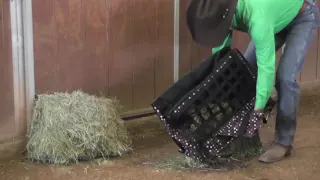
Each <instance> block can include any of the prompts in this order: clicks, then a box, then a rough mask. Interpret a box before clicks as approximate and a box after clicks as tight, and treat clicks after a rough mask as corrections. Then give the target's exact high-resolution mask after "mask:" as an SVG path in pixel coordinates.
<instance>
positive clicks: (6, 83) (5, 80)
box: [0, 0, 16, 152]
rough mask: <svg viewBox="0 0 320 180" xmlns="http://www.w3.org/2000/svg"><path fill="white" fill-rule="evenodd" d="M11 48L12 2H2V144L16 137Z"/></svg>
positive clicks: (0, 6)
mask: <svg viewBox="0 0 320 180" xmlns="http://www.w3.org/2000/svg"><path fill="white" fill-rule="evenodd" d="M11 47H12V46H11V24H10V1H9V0H0V72H1V75H0V84H1V85H0V100H1V101H0V144H1V141H2V140H5V139H8V138H11V137H14V136H15V135H16V131H15V120H14V96H13V95H14V91H13V71H12V51H11V50H12V48H11ZM0 152H1V151H0Z"/></svg>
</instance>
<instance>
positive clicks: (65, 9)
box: [33, 0, 320, 111]
mask: <svg viewBox="0 0 320 180" xmlns="http://www.w3.org/2000/svg"><path fill="white" fill-rule="evenodd" d="M189 2H190V0H183V1H180V21H179V24H180V34H179V38H180V49H179V53H180V54H179V61H180V62H179V63H180V67H179V75H180V77H181V76H182V75H184V74H185V73H186V72H188V71H190V70H191V69H192V68H194V67H196V66H197V65H198V64H199V63H200V62H201V61H202V60H203V59H204V58H205V57H207V56H208V55H209V54H210V53H211V50H210V49H209V48H203V47H199V46H197V45H196V44H195V43H194V42H193V41H192V39H191V36H190V34H189V32H188V29H187V26H186V21H185V19H186V18H185V11H186V9H187V6H188V3H189ZM33 19H34V54H35V83H36V92H37V93H46V92H48V93H51V92H55V91H60V92H61V91H72V90H75V89H82V90H84V91H85V92H88V93H90V94H102V95H105V96H116V97H117V98H118V99H119V100H120V101H121V103H122V104H123V105H124V106H125V110H126V111H131V110H138V109H143V108H148V107H150V106H149V105H150V103H151V102H152V101H153V99H154V98H155V97H157V96H158V95H159V94H161V93H162V92H163V91H164V90H165V89H166V88H168V87H169V86H170V85H171V84H172V83H173V57H174V55H173V53H174V52H173V51H174V49H173V44H174V42H173V40H174V30H173V25H174V1H173V0H137V1H131V0H116V1H112V0H97V1H95V3H92V2H91V1H85V0H33ZM317 34H318V32H317ZM249 39H250V38H249V37H248V36H247V35H246V34H244V33H240V32H237V33H236V34H235V37H234V39H233V46H234V47H237V48H239V49H240V50H241V51H242V52H244V50H245V48H246V46H247V44H248V42H249ZM318 51H319V47H318V39H316V40H315V41H314V43H313V46H312V48H311V50H310V51H309V53H308V56H307V58H306V63H305V65H304V67H303V72H302V73H301V75H300V76H299V77H297V79H298V80H299V81H300V82H312V81H314V80H319V79H320V75H319V73H317V71H318V69H319V68H320V60H319V57H318ZM280 55H281V51H279V52H278V53H277V56H278V60H279V57H280Z"/></svg>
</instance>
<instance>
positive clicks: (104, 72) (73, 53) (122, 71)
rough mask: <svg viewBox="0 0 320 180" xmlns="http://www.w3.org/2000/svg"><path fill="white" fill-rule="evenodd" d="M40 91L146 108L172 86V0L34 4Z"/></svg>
mask: <svg viewBox="0 0 320 180" xmlns="http://www.w3.org/2000/svg"><path fill="white" fill-rule="evenodd" d="M33 11H34V14H33V15H34V37H35V38H34V44H35V68H36V70H35V71H36V91H37V92H38V93H43V92H55V91H60V92H61V91H62V92H64V91H73V90H76V89H82V90H84V91H85V92H87V93H90V94H102V95H104V96H106V95H107V96H111V97H116V98H118V99H119V100H120V101H121V103H122V105H124V107H125V111H129V110H134V109H140V108H147V107H150V103H151V102H152V101H153V99H154V98H155V97H156V94H157V95H159V94H160V93H162V92H163V91H164V90H165V89H166V88H168V86H169V85H170V84H172V82H173V2H172V1H170V0H151V1H148V0H138V1H135V2H133V1H131V0H117V1H112V0H96V1H94V2H92V1H85V0H44V1H43V0H34V1H33Z"/></svg>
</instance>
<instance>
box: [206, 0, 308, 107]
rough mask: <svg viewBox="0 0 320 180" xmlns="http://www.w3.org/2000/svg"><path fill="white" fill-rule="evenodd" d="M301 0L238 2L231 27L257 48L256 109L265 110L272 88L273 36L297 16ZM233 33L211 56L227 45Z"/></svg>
mask: <svg viewBox="0 0 320 180" xmlns="http://www.w3.org/2000/svg"><path fill="white" fill-rule="evenodd" d="M302 3H303V0H239V1H238V5H237V10H236V12H235V15H234V18H233V24H232V26H233V28H234V29H236V30H239V31H243V32H247V33H248V34H249V35H250V36H251V39H252V40H253V41H254V44H255V46H256V57H257V65H258V77H257V87H256V88H257V94H256V103H255V108H256V109H262V108H264V107H265V105H266V103H267V101H268V99H269V98H270V96H271V93H272V90H273V87H274V76H275V59H276V52H275V34H276V33H278V32H280V31H281V30H282V29H284V28H285V27H286V26H287V25H288V24H289V23H290V22H291V21H292V20H293V19H294V18H295V17H296V16H297V14H298V12H299V10H300V8H301V6H302ZM231 40H232V34H230V35H229V36H228V37H227V38H226V39H225V41H224V43H223V44H222V45H221V46H219V47H215V48H213V49H212V53H213V54H214V53H215V52H217V51H219V50H220V49H222V48H224V47H226V46H230V45H231Z"/></svg>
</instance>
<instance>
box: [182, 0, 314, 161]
mask: <svg viewBox="0 0 320 180" xmlns="http://www.w3.org/2000/svg"><path fill="white" fill-rule="evenodd" d="M318 14H319V10H318V8H317V7H316V5H315V2H314V1H313V0H193V1H191V3H190V5H189V7H188V10H187V25H188V28H189V31H190V34H191V36H192V38H193V40H194V41H195V42H196V43H197V44H199V45H202V46H207V47H211V48H212V53H213V54H214V53H215V52H217V51H219V50H221V49H223V48H224V47H227V46H230V45H231V41H232V34H233V33H232V32H233V30H238V31H242V32H246V33H248V34H249V35H250V37H251V42H250V43H249V45H248V48H247V50H246V51H245V53H244V57H245V58H246V59H247V61H248V62H249V63H250V64H251V65H253V66H255V67H257V85H256V97H255V100H256V101H255V108H254V111H253V113H252V115H251V119H250V121H249V122H250V123H249V126H250V124H253V125H251V128H252V127H256V126H257V123H258V125H259V124H260V121H261V119H262V118H261V117H263V109H264V107H265V106H266V103H267V101H268V99H269V98H270V97H271V94H272V91H273V88H274V86H275V88H276V90H277V93H278V100H277V115H276V126H275V135H274V141H273V143H272V145H271V147H270V148H269V149H268V150H267V151H266V152H265V153H263V154H262V155H261V156H260V157H259V159H258V160H259V161H261V162H264V163H273V162H277V161H280V160H282V159H283V158H285V157H287V156H289V155H291V151H292V147H293V141H294V136H295V133H296V126H297V111H298V105H299V98H300V94H299V91H300V88H299V85H298V83H297V82H296V77H297V75H298V74H299V73H300V71H301V68H302V65H303V63H304V58H305V55H306V53H307V51H308V49H309V47H310V45H311V43H312V40H313V39H314V37H315V33H316V30H317V28H318V27H319V24H320V23H319V15H318ZM281 47H284V49H283V54H282V56H281V58H280V61H279V65H278V69H277V72H276V71H275V60H276V51H277V50H278V49H280V48H281ZM275 76H276V78H274V77H275ZM274 79H276V82H275V83H274ZM259 128H260V126H258V127H257V128H256V129H253V130H257V129H259ZM253 130H252V131H253ZM252 131H251V132H252ZM249 135H250V133H249Z"/></svg>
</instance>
